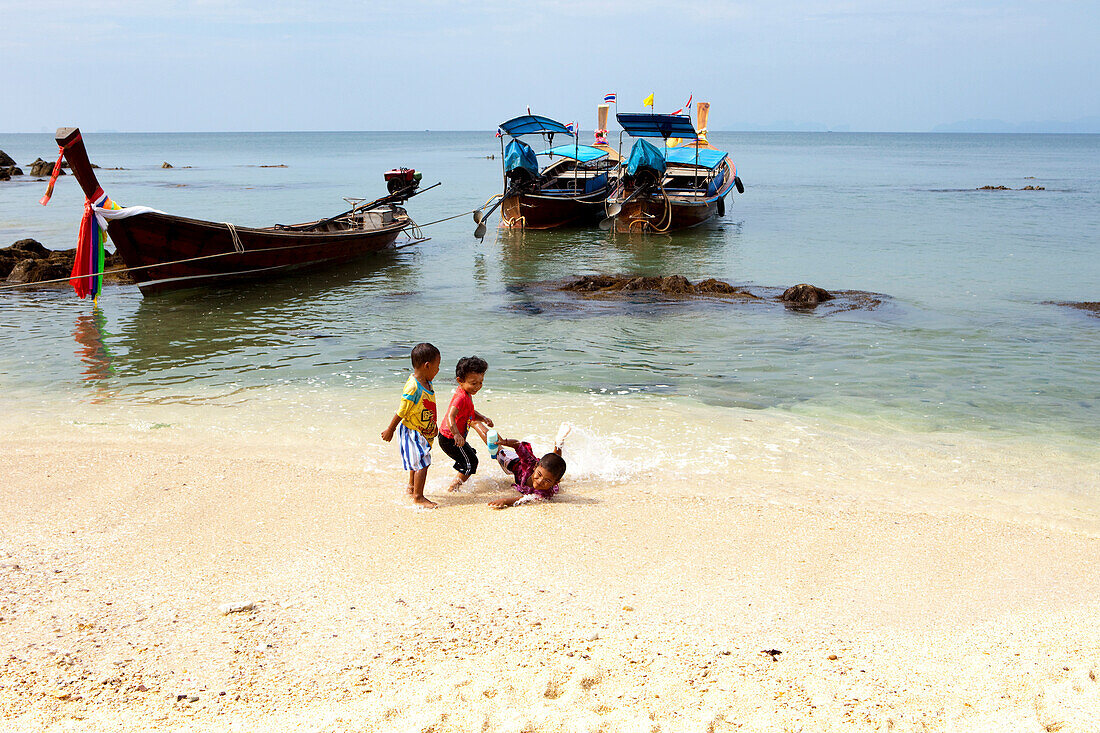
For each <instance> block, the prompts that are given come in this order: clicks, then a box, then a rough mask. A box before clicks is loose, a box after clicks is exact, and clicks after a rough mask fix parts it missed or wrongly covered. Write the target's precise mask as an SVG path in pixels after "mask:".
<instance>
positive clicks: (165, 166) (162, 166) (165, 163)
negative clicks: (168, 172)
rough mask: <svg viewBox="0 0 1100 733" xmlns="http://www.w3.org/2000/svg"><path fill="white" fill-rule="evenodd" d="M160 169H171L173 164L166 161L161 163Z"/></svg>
mask: <svg viewBox="0 0 1100 733" xmlns="http://www.w3.org/2000/svg"><path fill="white" fill-rule="evenodd" d="M160 167H161V168H171V167H172V164H171V163H169V162H168V161H167V160H166V161H164V162H163V163H161V164H160Z"/></svg>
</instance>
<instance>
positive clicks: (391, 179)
mask: <svg viewBox="0 0 1100 733" xmlns="http://www.w3.org/2000/svg"><path fill="white" fill-rule="evenodd" d="M383 177H384V178H385V179H386V190H387V191H389V192H390V193H391V194H395V193H398V192H399V191H400V192H404V194H405V196H406V197H408V196H411V195H412V194H413V191H415V190H416V189H417V187H418V186H419V185H420V179H421V178H423V177H424V174H423V173H417V172H416V171H415V170H413V169H412V168H394V169H393V170H389V171H386V172H385V173H384V174H383Z"/></svg>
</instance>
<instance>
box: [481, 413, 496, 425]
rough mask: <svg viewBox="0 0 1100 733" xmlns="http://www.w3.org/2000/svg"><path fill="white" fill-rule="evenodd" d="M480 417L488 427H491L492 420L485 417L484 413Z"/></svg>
mask: <svg viewBox="0 0 1100 733" xmlns="http://www.w3.org/2000/svg"><path fill="white" fill-rule="evenodd" d="M481 419H482V421H483V422H484V423H485V424H486V425H488V426H489V427H493V421H492V420H491V419H490V418H487V417H485V416H484V415H482V416H481Z"/></svg>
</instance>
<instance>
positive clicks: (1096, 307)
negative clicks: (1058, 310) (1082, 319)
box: [1047, 300, 1100, 317]
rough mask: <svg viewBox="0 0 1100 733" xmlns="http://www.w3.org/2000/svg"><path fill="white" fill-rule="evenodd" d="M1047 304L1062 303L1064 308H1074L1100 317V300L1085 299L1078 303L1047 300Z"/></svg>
mask: <svg viewBox="0 0 1100 733" xmlns="http://www.w3.org/2000/svg"><path fill="white" fill-rule="evenodd" d="M1047 305H1060V306H1062V307H1063V308H1073V309H1074V310H1079V311H1085V312H1086V313H1088V314H1089V315H1091V316H1097V317H1100V302H1095V301H1084V302H1080V303H1077V302H1073V301H1065V302H1056V301H1053V300H1049V301H1047Z"/></svg>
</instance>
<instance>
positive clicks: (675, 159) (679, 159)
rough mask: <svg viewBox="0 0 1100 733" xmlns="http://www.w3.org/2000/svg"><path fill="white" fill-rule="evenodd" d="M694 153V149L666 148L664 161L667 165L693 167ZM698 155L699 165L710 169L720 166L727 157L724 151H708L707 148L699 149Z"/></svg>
mask: <svg viewBox="0 0 1100 733" xmlns="http://www.w3.org/2000/svg"><path fill="white" fill-rule="evenodd" d="M695 153H696V150H695V148H668V150H667V151H666V152H665V160H667V161H668V162H669V163H686V164H688V165H695ZM698 153H699V165H701V166H703V167H704V168H710V169H714V168H717V167H718V166H720V165H721V164H722V161H723V160H725V159H726V155H727V153H726V152H725V151H724V150H709V149H707V148H701V149H700V150H698Z"/></svg>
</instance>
